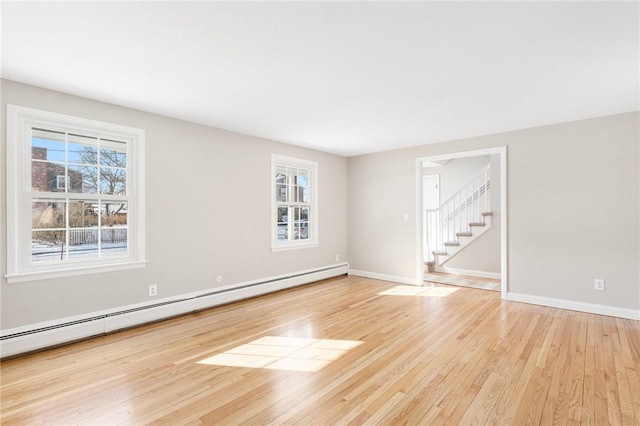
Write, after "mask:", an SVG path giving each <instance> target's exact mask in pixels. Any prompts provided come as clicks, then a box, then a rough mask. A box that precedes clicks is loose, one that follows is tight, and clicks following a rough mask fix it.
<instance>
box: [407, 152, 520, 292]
mask: <svg viewBox="0 0 640 426" xmlns="http://www.w3.org/2000/svg"><path fill="white" fill-rule="evenodd" d="M487 159H488V160H487ZM485 160H486V161H490V163H489V164H488V165H487V167H486V168H483V169H482V170H481V172H480V174H479V175H478V176H483V179H484V180H482V179H480V178H476V176H475V175H474V177H472V178H471V179H470V180H469V182H470V184H469V185H467V183H466V182H464V179H465V178H464V174H461V173H460V171H459V170H461V167H462V165H463V164H467V163H474V161H475V162H476V163H477V162H478V161H485ZM449 163H451V164H449ZM447 164H449V167H450V169H451V170H456V167H457V168H458V171H456V173H455V177H452V176H453V175H452V173H453V171H451V170H450V171H448V172H446V173H445V169H444V167H445V166H446V165H447ZM454 164H455V166H454ZM440 167H443V168H440ZM487 168H489V170H491V172H487ZM439 170H442V173H440V172H438V171H439ZM489 173H490V175H491V176H492V178H491V179H490V178H489V177H488V176H489ZM445 174H446V175H447V179H448V180H449V182H450V183H449V184H448V185H449V187H448V188H447V187H446V186H445V181H444V180H443V179H444V178H445ZM467 178H468V177H467ZM474 179H475V180H474ZM456 180H457V181H456ZM460 182H463V183H464V184H463V185H462V186H461V187H460V188H459V189H456V190H455V191H454V190H453V189H452V188H453V187H454V186H455V185H458V186H460ZM465 185H467V186H465ZM416 188H417V190H416V208H417V216H416V217H417V218H418V223H417V225H418V231H419V232H417V236H416V248H417V250H416V251H417V256H416V274H417V277H418V280H419V282H422V280H423V277H424V274H425V272H426V271H427V269H426V268H427V264H428V265H429V267H433V265H434V264H438V265H440V264H444V263H446V262H448V261H449V260H451V263H450V264H454V263H455V262H454V261H453V257H455V256H457V254H458V253H460V254H461V255H460V256H458V260H456V262H458V263H461V261H460V259H463V258H464V257H465V256H467V257H469V254H468V252H469V251H467V254H463V251H464V250H465V247H464V246H465V244H466V245H469V246H472V245H473V244H476V246H480V245H482V244H485V245H486V244H491V247H495V248H494V249H492V251H493V255H494V258H495V259H494V260H495V262H498V259H499V266H498V265H494V268H493V269H495V270H499V273H497V272H493V273H489V276H487V278H494V279H499V284H500V293H501V297H502V299H506V298H507V290H508V282H507V279H508V275H507V266H508V265H507V241H508V238H507V232H508V230H507V147H506V146H501V147H495V148H486V149H478V150H470V151H463V152H454V153H448V154H441V155H432V156H425V157H419V158H417V159H416ZM491 190H493V192H491ZM440 197H442V200H440ZM491 200H493V202H494V204H493V206H491V207H489V204H490V202H491ZM441 201H442V202H441ZM436 203H437V205H436ZM478 205H479V206H480V207H477V206H478ZM474 212H475V214H477V217H478V218H480V219H469V218H468V216H467V215H469V214H472V213H474ZM434 218H437V221H436V220H435V219H434ZM436 222H437V223H438V224H437V225H436V224H435V223H436ZM485 222H486V223H487V224H488V225H490V226H486V227H485V225H484V223H485ZM461 223H464V225H465V226H466V225H469V227H468V229H466V228H465V229H462V228H460V229H457V228H454V225H455V226H459V225H460V224H461ZM436 226H438V228H437V229H438V230H437V231H436V228H435V227H436ZM442 226H446V227H448V228H447V229H446V231H443V230H442V228H441V227H442ZM491 228H495V230H494V232H493V233H492V234H489V233H487V234H486V235H487V236H486V237H483V238H484V241H483V242H481V243H474V242H473V241H474V240H475V239H478V240H480V238H479V236H480V235H482V234H483V233H484V232H486V231H487V230H490V229H491ZM472 231H473V232H472ZM443 232H444V234H443ZM471 234H473V237H472V235H471ZM433 235H439V240H434V239H433V237H429V236H433ZM443 235H444V236H443ZM489 240H491V243H489ZM498 246H499V249H498V248H497V247H498ZM476 249H478V248H476ZM498 250H499V253H497V251H498ZM434 252H435V253H437V254H435V255H434V254H433V253H434ZM485 253H486V251H485ZM438 256H439V257H440V259H438ZM443 259H446V260H443ZM449 270H452V271H456V269H455V268H449ZM439 271H440V272H446V271H447V268H445V267H444V266H443V267H441V268H440V269H439ZM455 273H460V274H462V275H464V272H455ZM477 276H482V274H480V275H477ZM496 282H498V281H496Z"/></svg>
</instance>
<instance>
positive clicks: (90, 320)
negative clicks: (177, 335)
mask: <svg viewBox="0 0 640 426" xmlns="http://www.w3.org/2000/svg"><path fill="white" fill-rule="evenodd" d="M348 270H349V265H348V264H347V263H342V264H337V265H331V266H326V267H322V268H318V269H312V270H307V271H301V272H296V273H291V274H286V275H281V276H277V277H269V278H265V279H262V280H255V281H250V282H245V283H241V284H238V285H235V286H230V287H225V288H218V289H213V290H208V291H203V292H198V293H191V294H187V295H184V296H178V297H174V298H170V299H165V300H161V301H157V302H155V303H149V304H143V305H133V306H129V307H123V308H121V309H119V310H116V311H110V312H102V313H94V314H89V315H87V316H85V317H73V318H68V319H66V320H65V319H62V320H60V321H59V322H54V323H52V322H47V323H40V324H33V325H32V326H28V327H19V328H17V329H10V330H5V331H3V332H2V336H0V358H5V357H9V356H14V355H18V354H22V353H26V352H31V351H34V350H39V349H43V348H47V347H51V346H56V345H60V344H64V343H68V342H73V341H76V340H80V339H85V338H88V337H93V336H98V335H102V334H106V333H111V332H114V331H118V330H121V329H125V328H129V327H133V326H136V325H142V324H145V323H149V322H153V321H158V320H162V319H166V318H171V317H174V316H178V315H183V314H187V313H190V312H195V311H200V310H203V309H208V308H212V307H215V306H220V305H224V304H227V303H231V302H235V301H239V300H243V299H248V298H251V297H256V296H260V295H263V294H268V293H273V292H275V291H279V290H285V289H287V288H292V287H296V286H300V285H304V284H309V283H312V282H315V281H320V280H323V279H327V278H333V277H337V276H340V275H345V274H347V272H348Z"/></svg>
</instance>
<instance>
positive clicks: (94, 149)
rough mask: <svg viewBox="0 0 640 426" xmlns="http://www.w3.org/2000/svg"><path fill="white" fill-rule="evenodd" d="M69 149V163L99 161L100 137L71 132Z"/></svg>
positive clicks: (95, 162) (93, 163) (94, 163)
mask: <svg viewBox="0 0 640 426" xmlns="http://www.w3.org/2000/svg"><path fill="white" fill-rule="evenodd" d="M67 149H68V155H69V163H74V164H90V165H96V164H97V163H98V139H96V138H94V137H90V136H81V135H73V134H70V135H69V144H68V145H67Z"/></svg>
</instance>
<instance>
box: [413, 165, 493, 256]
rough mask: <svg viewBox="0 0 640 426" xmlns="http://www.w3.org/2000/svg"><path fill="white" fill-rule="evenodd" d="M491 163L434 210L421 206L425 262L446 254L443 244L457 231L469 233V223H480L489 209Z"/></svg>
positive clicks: (454, 240)
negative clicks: (423, 208) (422, 209)
mask: <svg viewBox="0 0 640 426" xmlns="http://www.w3.org/2000/svg"><path fill="white" fill-rule="evenodd" d="M490 190H491V164H488V165H487V166H486V167H484V168H483V169H482V170H481V171H480V172H479V173H478V174H477V175H476V176H474V177H473V178H471V179H469V181H467V183H465V184H464V185H462V187H461V188H460V189H459V190H458V191H456V192H455V193H454V194H453V195H451V196H450V197H449V198H448V199H447V200H446V201H445V202H443V203H441V204H440V206H438V207H437V208H435V209H425V210H424V217H423V229H424V256H425V261H434V260H435V255H436V254H446V252H447V245H448V244H455V243H457V242H458V240H459V237H460V235H459V234H461V233H463V234H466V233H470V232H471V226H470V224H472V223H484V215H483V213H487V212H490V211H491V191H490Z"/></svg>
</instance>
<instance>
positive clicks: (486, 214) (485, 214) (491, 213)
mask: <svg viewBox="0 0 640 426" xmlns="http://www.w3.org/2000/svg"><path fill="white" fill-rule="evenodd" d="M480 214H481V215H482V216H493V212H482V213H480Z"/></svg>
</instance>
